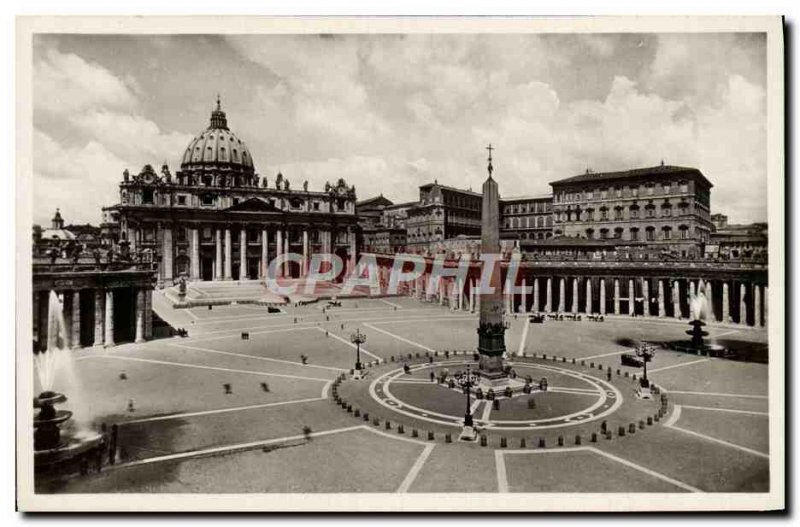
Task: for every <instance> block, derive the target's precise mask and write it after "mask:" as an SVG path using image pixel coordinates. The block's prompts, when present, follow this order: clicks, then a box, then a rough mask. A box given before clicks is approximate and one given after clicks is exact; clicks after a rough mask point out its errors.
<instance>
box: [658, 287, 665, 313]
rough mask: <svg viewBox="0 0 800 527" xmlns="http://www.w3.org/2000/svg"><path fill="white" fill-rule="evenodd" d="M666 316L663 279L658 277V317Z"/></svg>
mask: <svg viewBox="0 0 800 527" xmlns="http://www.w3.org/2000/svg"><path fill="white" fill-rule="evenodd" d="M665 316H667V311H666V305H665V302H664V280H662V279H661V278H659V279H658V318H664V317H665Z"/></svg>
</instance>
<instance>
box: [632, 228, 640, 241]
mask: <svg viewBox="0 0 800 527" xmlns="http://www.w3.org/2000/svg"><path fill="white" fill-rule="evenodd" d="M631 241H632V242H636V241H639V229H637V228H636V227H633V228H632V229H631Z"/></svg>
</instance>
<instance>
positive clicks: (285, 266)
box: [281, 229, 291, 277]
mask: <svg viewBox="0 0 800 527" xmlns="http://www.w3.org/2000/svg"><path fill="white" fill-rule="evenodd" d="M283 253H284V254H289V230H288V229H287V230H286V232H285V233H284V237H283ZM290 271H291V269H290V268H289V262H284V264H283V272H282V273H281V274H282V275H283V276H284V277H285V276H289V275H290V274H291V273H290Z"/></svg>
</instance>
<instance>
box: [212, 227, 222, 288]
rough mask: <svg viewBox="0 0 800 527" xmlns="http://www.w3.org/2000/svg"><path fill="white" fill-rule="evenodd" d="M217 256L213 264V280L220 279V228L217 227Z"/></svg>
mask: <svg viewBox="0 0 800 527" xmlns="http://www.w3.org/2000/svg"><path fill="white" fill-rule="evenodd" d="M216 242H217V255H216V256H217V258H216V263H215V265H214V280H222V229H217V237H216Z"/></svg>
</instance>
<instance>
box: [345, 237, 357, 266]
mask: <svg viewBox="0 0 800 527" xmlns="http://www.w3.org/2000/svg"><path fill="white" fill-rule="evenodd" d="M347 232H348V237H349V238H350V271H351V272H352V271H354V270H355V268H356V233H355V232H353V230H352V229H349V230H348V231H347Z"/></svg>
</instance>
